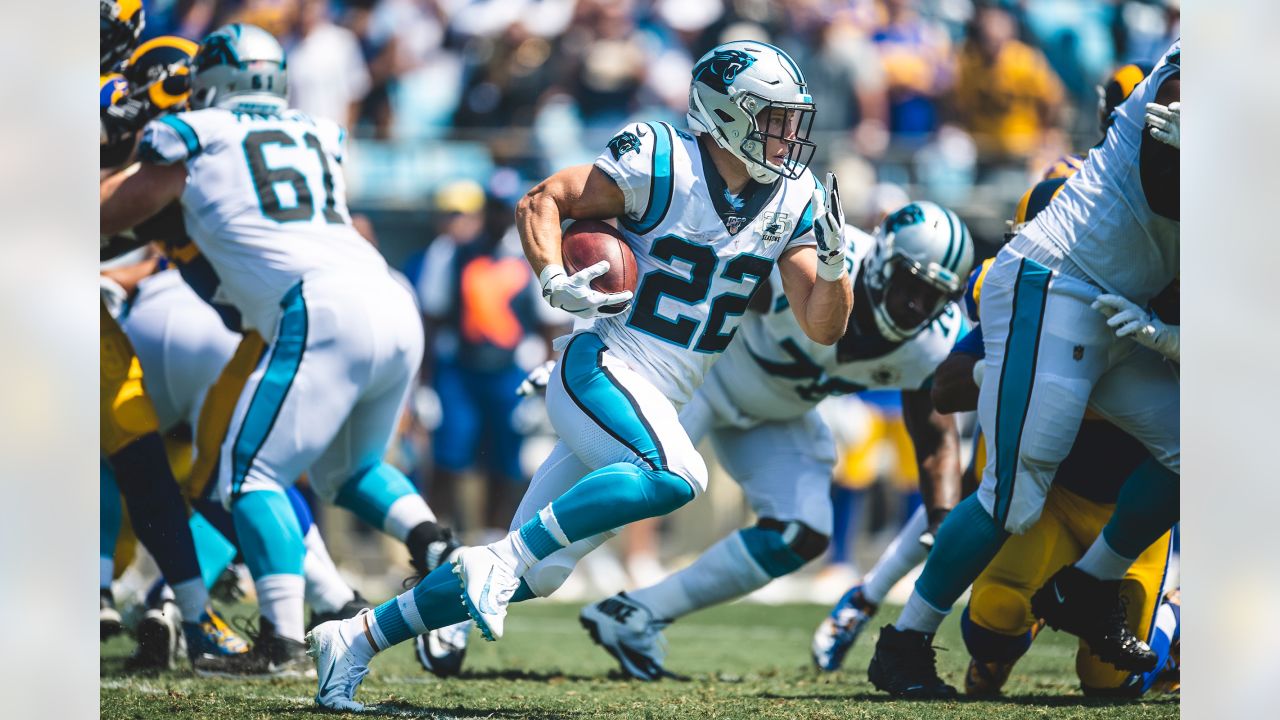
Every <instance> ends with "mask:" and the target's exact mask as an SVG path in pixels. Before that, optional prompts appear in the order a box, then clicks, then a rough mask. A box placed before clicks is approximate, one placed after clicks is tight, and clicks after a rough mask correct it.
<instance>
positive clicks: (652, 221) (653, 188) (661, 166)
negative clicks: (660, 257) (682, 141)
mask: <svg viewBox="0 0 1280 720" xmlns="http://www.w3.org/2000/svg"><path fill="white" fill-rule="evenodd" d="M645 126H646V127H648V128H649V132H651V133H653V142H654V145H653V165H652V170H651V171H650V178H649V204H648V205H647V206H646V207H645V210H644V215H643V216H641V217H640V219H639V220H638V221H635V222H632V221H631V220H630V219H629V218H624V220H623V224H624V225H626V226H627V229H628V230H631V231H632V232H634V233H635V234H637V235H644V234H646V233H649V232H652V231H653V229H654V228H656V227H658V226H659V225H661V224H662V221H663V220H664V219H665V218H666V217H667V211H668V210H670V209H671V198H672V194H673V192H674V190H675V159H674V153H673V152H672V149H671V142H672V141H671V128H670V127H669V126H668V125H667V124H666V123H663V122H660V123H645Z"/></svg>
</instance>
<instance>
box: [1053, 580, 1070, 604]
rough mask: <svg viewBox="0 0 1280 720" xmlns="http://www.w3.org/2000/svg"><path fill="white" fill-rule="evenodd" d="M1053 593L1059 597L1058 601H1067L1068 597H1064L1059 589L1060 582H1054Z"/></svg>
mask: <svg viewBox="0 0 1280 720" xmlns="http://www.w3.org/2000/svg"><path fill="white" fill-rule="evenodd" d="M1053 595H1054V597H1056V598H1058V602H1060V603H1065V602H1066V601H1067V599H1066V598H1064V597H1062V593H1061V592H1059V591H1058V583H1054V584H1053Z"/></svg>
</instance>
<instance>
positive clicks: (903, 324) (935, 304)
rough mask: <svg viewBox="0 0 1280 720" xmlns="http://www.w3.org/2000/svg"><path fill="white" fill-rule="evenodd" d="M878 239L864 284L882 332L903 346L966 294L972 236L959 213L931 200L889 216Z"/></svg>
mask: <svg viewBox="0 0 1280 720" xmlns="http://www.w3.org/2000/svg"><path fill="white" fill-rule="evenodd" d="M874 237H875V246H874V247H873V248H872V250H871V253H870V254H869V255H868V256H867V259H866V261H865V265H864V268H863V272H864V273H865V276H864V278H863V286H864V287H865V289H866V290H865V291H866V294H867V300H869V301H870V304H871V307H872V309H873V310H874V315H875V319H876V326H877V328H878V329H879V330H880V334H881V335H883V336H884V337H885V338H886V339H888V340H893V341H897V342H902V341H904V340H907V339H909V338H911V337H914V336H915V335H916V334H917V333H919V332H920V331H921V330H923V329H924V328H925V327H926V326H928V324H929V323H931V322H933V321H934V320H935V319H936V318H937V317H938V315H939V314H940V313H941V312H942V310H943V309H944V308H945V307H946V306H947V303H949V302H952V301H953V300H956V299H958V298H959V297H960V295H961V294H962V293H963V292H964V287H965V281H966V279H967V278H968V277H969V272H970V271H971V270H972V269H973V254H974V247H973V238H972V237H971V236H970V235H969V228H967V227H966V226H965V224H964V221H963V220H961V219H960V217H959V216H958V215H956V214H955V213H954V212H952V211H951V210H948V209H947V208H944V207H942V206H940V205H937V204H935V203H931V202H926V201H921V202H913V203H910V204H908V205H906V206H904V207H902V208H900V209H899V210H897V211H896V212H893V213H892V214H890V215H889V216H888V217H886V218H885V219H884V222H882V223H880V226H879V227H877V228H876V231H875V235H874Z"/></svg>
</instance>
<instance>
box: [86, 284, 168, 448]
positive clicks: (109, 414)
mask: <svg viewBox="0 0 1280 720" xmlns="http://www.w3.org/2000/svg"><path fill="white" fill-rule="evenodd" d="M99 307H100V308H101V315H100V319H99V322H98V327H99V332H98V335H99V338H100V341H101V345H100V348H99V350H100V352H99V357H98V374H99V387H100V390H99V393H100V396H99V410H100V414H101V430H100V435H99V438H100V442H101V445H102V451H103V452H104V453H106V454H107V457H110V456H112V455H115V454H116V453H118V452H120V451H121V450H123V449H124V448H125V447H126V446H128V445H129V443H131V442H133V441H134V440H137V439H138V438H140V437H142V436H143V435H146V434H147V433H151V432H155V431H156V430H157V429H159V424H160V423H159V421H158V420H157V419H156V409H155V406H154V405H152V404H151V398H149V397H147V391H146V388H144V387H143V386H142V365H140V364H139V363H138V356H137V354H136V353H134V351H133V344H132V343H130V342H129V338H128V337H127V336H126V335H125V334H124V330H122V329H120V323H118V322H116V319H115V318H113V317H111V313H109V312H107V306H106V304H105V303H99Z"/></svg>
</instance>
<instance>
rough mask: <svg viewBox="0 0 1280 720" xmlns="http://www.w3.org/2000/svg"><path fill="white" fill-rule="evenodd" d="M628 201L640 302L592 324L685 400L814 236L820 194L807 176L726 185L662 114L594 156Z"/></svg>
mask: <svg viewBox="0 0 1280 720" xmlns="http://www.w3.org/2000/svg"><path fill="white" fill-rule="evenodd" d="M595 167H597V168H599V169H600V170H601V171H603V172H604V173H605V174H607V175H608V176H609V177H610V178H612V179H613V181H614V182H615V183H617V185H618V187H619V188H620V189H621V190H622V194H623V197H624V199H625V207H626V212H625V214H624V215H623V216H622V217H620V218H619V221H620V222H619V225H620V230H621V231H622V236H623V238H624V240H625V241H626V243H627V245H628V246H629V247H630V248H631V250H632V252H633V253H634V254H635V257H636V269H637V272H638V275H639V282H638V283H637V285H636V290H635V297H634V298H633V299H632V301H631V305H630V306H629V307H628V308H627V309H626V310H624V311H623V312H621V313H619V314H617V315H611V316H604V317H599V318H597V319H596V320H595V322H594V323H593V325H592V326H591V328H590V329H591V331H592V332H595V333H596V334H598V335H599V336H600V337H601V339H603V340H604V342H605V344H606V345H608V346H609V348H610V349H611V350H612V351H614V352H615V353H617V354H619V355H621V356H623V357H625V358H626V359H627V360H628V364H630V365H631V366H632V368H634V369H635V370H636V371H637V372H639V373H641V374H642V375H644V376H645V377H646V378H647V379H648V380H649V381H650V382H652V383H653V384H654V385H655V386H656V387H657V388H658V389H659V390H660V391H661V392H662V393H663V394H664V395H666V397H667V398H668V399H669V400H671V401H672V402H673V403H675V404H676V405H677V406H681V405H683V404H685V403H687V402H688V401H689V398H690V397H692V395H693V392H694V391H695V390H696V389H697V388H698V386H699V385H701V384H702V380H703V377H704V376H705V374H706V372H707V370H708V369H709V368H710V367H711V365H712V363H714V362H715V360H716V358H718V357H719V356H720V353H721V352H723V351H724V349H725V348H726V347H728V345H729V342H730V340H732V339H733V337H734V334H735V333H736V332H737V329H738V325H739V323H740V322H741V319H742V314H743V313H744V312H746V310H747V301H748V300H749V298H750V296H751V294H752V292H754V291H755V289H756V288H757V287H758V286H759V285H760V283H761V282H762V281H763V280H764V279H765V278H767V277H769V274H770V272H771V271H772V270H773V267H774V264H775V263H776V261H777V259H778V258H779V257H780V256H781V255H782V254H783V253H784V252H785V251H787V250H788V249H790V248H792V247H797V246H801V245H813V244H815V240H814V235H813V208H812V206H811V205H812V201H813V191H814V189H815V187H818V183H817V181H816V180H815V179H814V177H813V175H812V173H811V172H810V171H809V170H808V169H805V170H804V172H803V173H802V174H801V175H800V177H799V178H797V179H795V180H788V179H786V178H779V179H778V180H777V181H776V182H774V183H771V184H767V185H766V184H761V183H756V182H754V181H751V182H749V183H748V184H747V187H746V189H744V190H743V192H742V193H740V194H739V195H738V196H737V197H733V196H730V195H729V194H728V193H727V192H726V191H725V186H724V181H723V180H722V179H721V178H720V175H719V173H718V172H717V171H716V169H715V166H714V164H713V163H712V160H711V157H710V155H709V154H708V152H707V151H706V150H705V149H703V148H702V147H701V145H700V144H699V142H698V140H697V139H696V138H695V137H694V135H692V134H690V133H688V132H685V131H683V130H677V129H675V128H674V127H672V126H671V125H669V124H667V123H662V122H648V123H634V124H631V125H628V126H627V127H626V128H624V129H623V130H622V131H621V132H619V133H618V134H617V135H615V136H614V138H613V139H612V140H610V141H609V145H608V148H607V149H606V150H605V151H604V152H603V153H601V154H600V156H599V157H598V158H596V161H595Z"/></svg>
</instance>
